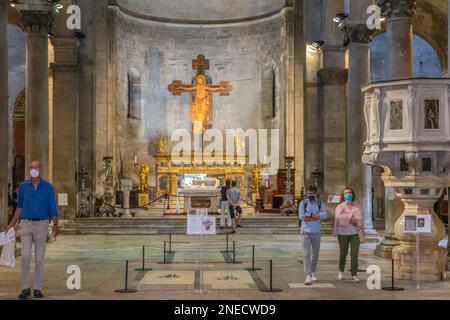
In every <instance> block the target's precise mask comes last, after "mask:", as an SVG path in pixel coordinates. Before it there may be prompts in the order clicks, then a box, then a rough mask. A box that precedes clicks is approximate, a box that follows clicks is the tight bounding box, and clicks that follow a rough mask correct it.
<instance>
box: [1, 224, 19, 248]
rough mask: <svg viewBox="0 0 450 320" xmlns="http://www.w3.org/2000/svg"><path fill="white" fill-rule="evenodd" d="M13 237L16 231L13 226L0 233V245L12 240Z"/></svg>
mask: <svg viewBox="0 0 450 320" xmlns="http://www.w3.org/2000/svg"><path fill="white" fill-rule="evenodd" d="M15 238H16V232H15V231H14V228H11V229H9V230H8V232H7V233H5V232H2V233H0V247H1V246H3V245H5V244H7V243H9V242H11V241H13V240H14V239H15Z"/></svg>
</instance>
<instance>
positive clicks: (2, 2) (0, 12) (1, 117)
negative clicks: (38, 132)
mask: <svg viewBox="0 0 450 320" xmlns="http://www.w3.org/2000/svg"><path fill="white" fill-rule="evenodd" d="M8 6H9V1H8V0H0V43H2V46H1V47H0V227H1V228H2V229H3V228H4V226H6V224H7V223H8V221H7V219H8V172H9V166H8V154H9V145H10V139H9V121H8V119H9V117H10V115H9V112H8V105H9V104H8Z"/></svg>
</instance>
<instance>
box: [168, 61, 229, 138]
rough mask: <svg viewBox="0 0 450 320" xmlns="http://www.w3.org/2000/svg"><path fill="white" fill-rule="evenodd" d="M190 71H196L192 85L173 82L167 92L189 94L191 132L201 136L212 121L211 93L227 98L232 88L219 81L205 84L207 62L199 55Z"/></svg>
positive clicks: (176, 94)
mask: <svg viewBox="0 0 450 320" xmlns="http://www.w3.org/2000/svg"><path fill="white" fill-rule="evenodd" d="M192 69H193V70H194V71H197V75H196V77H195V81H194V84H183V82H182V81H180V80H174V81H173V82H172V83H171V84H170V85H169V87H168V90H169V92H171V93H172V95H174V96H180V95H182V94H183V93H190V95H191V99H190V101H191V112H190V114H191V122H192V126H193V131H194V134H202V133H204V131H205V130H206V126H207V124H208V123H211V121H212V112H211V110H212V94H211V93H219V94H220V95H221V96H228V95H230V93H231V92H232V91H233V90H234V87H233V86H232V85H231V84H230V83H229V82H228V81H221V82H219V84H208V83H207V79H206V74H205V71H206V70H209V60H206V59H205V56H204V55H199V56H198V57H197V59H196V60H193V61H192Z"/></svg>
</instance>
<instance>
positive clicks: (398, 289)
mask: <svg viewBox="0 0 450 320" xmlns="http://www.w3.org/2000/svg"><path fill="white" fill-rule="evenodd" d="M394 280H395V277H394V258H392V281H391V286H390V287H383V288H381V289H382V290H385V291H403V290H405V288H400V287H396V286H395V284H394Z"/></svg>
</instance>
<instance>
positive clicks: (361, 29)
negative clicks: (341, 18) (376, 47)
mask: <svg viewBox="0 0 450 320" xmlns="http://www.w3.org/2000/svg"><path fill="white" fill-rule="evenodd" d="M341 30H342V31H343V32H344V33H345V42H346V43H347V44H348V43H362V44H368V43H369V42H370V41H372V37H373V35H374V34H375V33H376V32H377V30H371V29H369V28H368V27H367V24H365V23H351V22H349V23H345V25H343V26H342V28H341Z"/></svg>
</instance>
